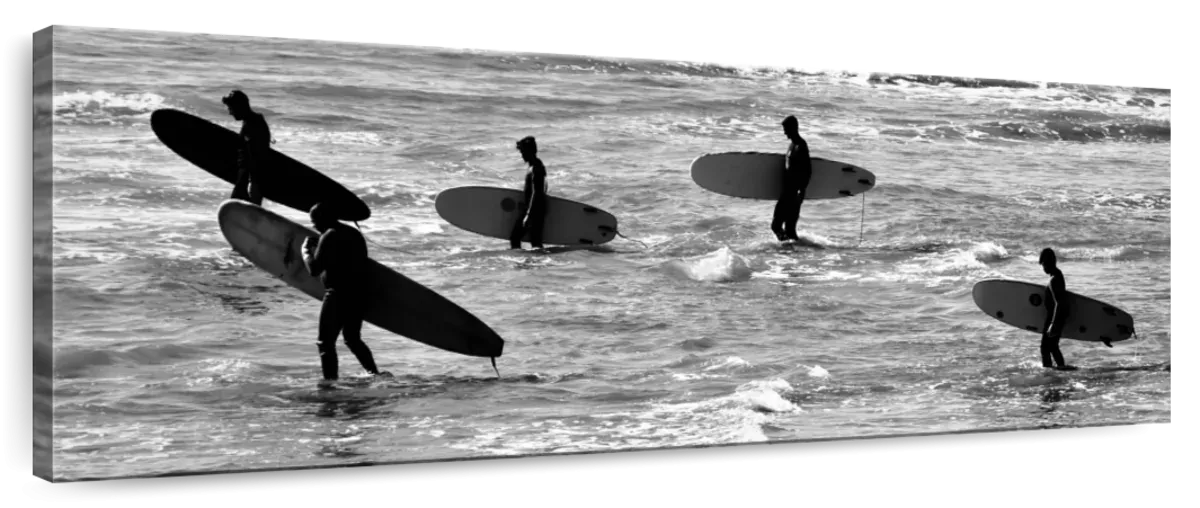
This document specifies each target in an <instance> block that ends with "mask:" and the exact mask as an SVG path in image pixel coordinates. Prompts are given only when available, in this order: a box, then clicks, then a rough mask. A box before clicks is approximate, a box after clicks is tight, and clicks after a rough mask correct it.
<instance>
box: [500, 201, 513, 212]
mask: <svg viewBox="0 0 1200 508" xmlns="http://www.w3.org/2000/svg"><path fill="white" fill-rule="evenodd" d="M500 209H501V210H504V211H506V212H511V211H513V210H516V209H517V202H516V201H513V198H504V199H502V200H500Z"/></svg>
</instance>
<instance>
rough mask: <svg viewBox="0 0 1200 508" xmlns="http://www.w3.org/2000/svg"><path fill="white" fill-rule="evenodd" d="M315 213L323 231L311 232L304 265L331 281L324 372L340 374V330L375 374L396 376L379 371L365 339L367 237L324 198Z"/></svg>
mask: <svg viewBox="0 0 1200 508" xmlns="http://www.w3.org/2000/svg"><path fill="white" fill-rule="evenodd" d="M309 218H310V219H312V223H313V227H315V228H316V229H317V231H320V232H321V237H320V238H319V239H318V240H317V241H316V242H313V241H312V238H311V237H310V238H305V239H304V244H303V246H302V247H303V250H304V266H305V267H306V268H307V269H308V273H309V274H311V275H313V276H314V277H315V276H318V275H319V276H320V277H321V283H322V284H324V285H325V296H324V298H323V299H322V301H321V317H320V323H319V325H318V328H317V352H318V353H319V356H320V358H321V373H322V374H323V375H324V377H325V380H326V381H336V380H337V378H338V359H337V349H336V346H337V338H338V334H339V333H340V334H341V335H342V338H343V340H344V341H345V343H346V347H347V348H349V349H350V352H351V353H354V356H355V357H356V358H358V363H360V364H362V367H363V369H366V371H367V372H370V373H371V374H375V375H384V376H391V374H390V373H387V372H383V373H381V372H380V371H379V369H378V368H377V367H376V366H375V358H374V356H372V355H371V349H370V348H368V347H367V344H366V343H364V342H363V341H362V324H363V305H364V303H365V302H364V301H363V285H364V283H365V282H366V281H365V280H364V275H363V270H364V268H365V267H366V264H367V242H366V240H365V239H364V238H363V236H362V233H360V232H359V231H358V230H357V229H354V228H352V227H350V226H347V225H346V224H342V223H341V222H338V220H337V218H336V216H334V215H333V211H332V210H330V209H329V208H328V207H327V206H324V205H322V204H321V203H317V204H316V205H313V207H312V209H311V210H309ZM314 243H315V245H314Z"/></svg>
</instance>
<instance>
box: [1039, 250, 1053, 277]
mask: <svg viewBox="0 0 1200 508" xmlns="http://www.w3.org/2000/svg"><path fill="white" fill-rule="evenodd" d="M1038 264H1039V265H1042V270H1045V271H1046V273H1050V271H1051V270H1053V269H1054V268H1055V267H1057V266H1058V256H1055V255H1054V249H1051V248H1049V247H1046V248H1045V249H1042V254H1041V255H1040V256H1038Z"/></svg>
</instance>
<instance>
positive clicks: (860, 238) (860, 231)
mask: <svg viewBox="0 0 1200 508" xmlns="http://www.w3.org/2000/svg"><path fill="white" fill-rule="evenodd" d="M862 197H863V199H862V214H861V215H859V218H858V245H860V246H861V245H862V241H863V226H864V225H865V224H866V223H867V193H866V192H863V193H862Z"/></svg>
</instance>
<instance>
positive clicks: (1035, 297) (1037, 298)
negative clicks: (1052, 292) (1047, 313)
mask: <svg viewBox="0 0 1200 508" xmlns="http://www.w3.org/2000/svg"><path fill="white" fill-rule="evenodd" d="M1029 305H1032V306H1034V307H1041V306H1042V295H1039V294H1037V293H1034V294H1032V295H1029Z"/></svg>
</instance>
